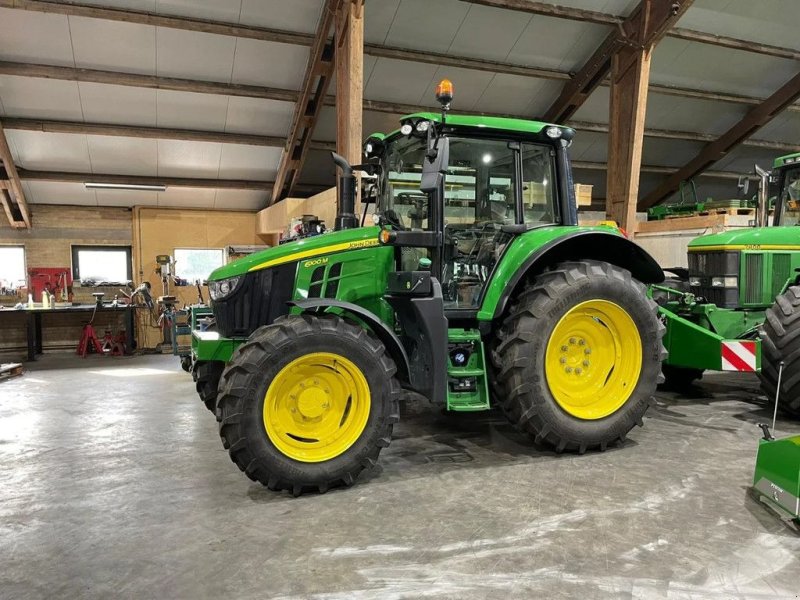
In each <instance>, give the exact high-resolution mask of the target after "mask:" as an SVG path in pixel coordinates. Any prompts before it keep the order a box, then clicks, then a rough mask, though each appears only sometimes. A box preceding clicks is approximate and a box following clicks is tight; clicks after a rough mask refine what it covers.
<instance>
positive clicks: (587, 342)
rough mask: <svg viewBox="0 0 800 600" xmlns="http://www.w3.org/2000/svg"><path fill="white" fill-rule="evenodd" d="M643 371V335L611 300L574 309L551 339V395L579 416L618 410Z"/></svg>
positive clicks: (594, 416)
mask: <svg viewBox="0 0 800 600" xmlns="http://www.w3.org/2000/svg"><path fill="white" fill-rule="evenodd" d="M641 370H642V338H641V336H640V335H639V330H638V328H637V327H636V323H634V322H633V319H632V318H631V316H630V315H629V314H628V313H627V311H625V309H623V308H622V307H620V306H618V305H617V304H614V303H613V302H609V301H608V300H588V301H587V302H582V303H580V304H578V305H576V306H574V307H573V308H571V309H570V310H569V311H567V313H566V314H565V315H564V316H563V317H561V319H560V320H559V322H558V323H557V324H556V326H555V328H554V329H553V333H552V334H550V340H549V341H548V342H547V350H546V354H545V373H546V375H547V383H548V386H549V387H550V393H552V394H553V398H555V401H556V402H558V404H559V406H560V407H561V408H562V409H564V411H566V412H567V414H569V415H572V416H573V417H577V418H578V419H586V420H592V419H602V418H603V417H607V416H608V415H610V414H612V413H614V412H616V411H617V410H618V409H619V408H620V407H621V406H622V405H623V404H625V402H626V401H627V400H628V398H630V395H631V394H632V393H633V390H634V388H635V387H636V383H637V382H638V381H639V374H640V372H641Z"/></svg>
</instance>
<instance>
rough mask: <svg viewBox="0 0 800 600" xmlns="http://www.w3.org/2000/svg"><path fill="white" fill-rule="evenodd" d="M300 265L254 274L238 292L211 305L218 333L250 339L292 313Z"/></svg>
mask: <svg viewBox="0 0 800 600" xmlns="http://www.w3.org/2000/svg"><path fill="white" fill-rule="evenodd" d="M296 270H297V263H289V264H287V265H281V266H279V267H274V268H272V269H261V270H260V271H253V272H252V273H248V274H247V275H245V276H244V281H242V282H241V283H240V284H239V285H238V286H237V288H236V290H235V291H234V292H233V294H231V295H230V296H228V297H227V298H225V299H223V300H216V301H214V302H213V303H212V307H211V308H212V309H213V310H214V317H215V318H216V320H217V330H218V331H219V332H220V334H221V335H222V336H224V337H247V336H249V335H250V334H251V333H253V331H255V330H256V329H258V328H259V327H261V326H262V325H269V324H270V323H272V322H273V321H274V320H275V319H276V318H277V317H279V316H281V315H285V314H287V313H288V312H289V307H288V306H287V304H286V303H287V302H288V301H289V300H291V299H292V293H293V289H294V280H295V272H296Z"/></svg>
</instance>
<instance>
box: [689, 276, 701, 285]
mask: <svg viewBox="0 0 800 600" xmlns="http://www.w3.org/2000/svg"><path fill="white" fill-rule="evenodd" d="M689 285H690V286H691V287H700V286H701V285H702V282H701V281H700V278H699V277H689Z"/></svg>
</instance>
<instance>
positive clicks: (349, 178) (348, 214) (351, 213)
mask: <svg viewBox="0 0 800 600" xmlns="http://www.w3.org/2000/svg"><path fill="white" fill-rule="evenodd" d="M331 156H332V157H333V162H334V164H335V165H336V166H337V167H339V168H340V169H341V170H342V174H341V175H340V177H339V198H338V202H337V203H336V207H337V212H336V221H335V224H334V229H335V230H336V231H339V230H341V229H354V228H356V227H358V219H357V218H356V215H355V210H356V181H357V179H356V176H355V175H353V167H351V166H350V163H349V162H347V159H345V158H344V157H343V156H340V155H338V154H336V152H331Z"/></svg>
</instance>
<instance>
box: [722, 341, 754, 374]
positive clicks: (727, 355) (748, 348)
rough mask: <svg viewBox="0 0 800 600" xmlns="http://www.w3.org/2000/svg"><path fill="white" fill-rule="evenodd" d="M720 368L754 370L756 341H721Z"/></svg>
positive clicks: (724, 369)
mask: <svg viewBox="0 0 800 600" xmlns="http://www.w3.org/2000/svg"><path fill="white" fill-rule="evenodd" d="M722 370H723V371H745V372H754V371H755V370H756V343H755V342H738V341H737V342H722Z"/></svg>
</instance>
